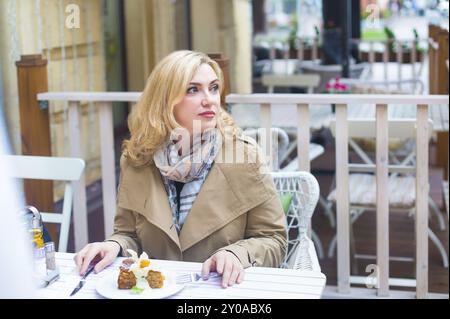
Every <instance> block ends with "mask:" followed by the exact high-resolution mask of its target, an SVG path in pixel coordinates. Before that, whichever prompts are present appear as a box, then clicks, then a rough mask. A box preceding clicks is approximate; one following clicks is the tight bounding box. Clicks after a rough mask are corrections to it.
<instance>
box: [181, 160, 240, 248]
mask: <svg viewBox="0 0 450 319" xmlns="http://www.w3.org/2000/svg"><path fill="white" fill-rule="evenodd" d="M241 207H242V205H241V202H240V201H239V200H238V198H237V197H236V195H235V194H234V192H233V190H232V188H231V187H230V185H229V183H228V181H227V179H226V177H225V175H224V173H223V171H222V170H221V168H220V164H217V163H215V164H214V165H213V166H212V168H211V171H210V172H209V174H208V176H207V177H206V180H205V182H204V183H203V185H202V188H201V191H200V192H199V194H198V195H197V198H196V199H195V201H194V203H193V205H192V208H191V211H190V212H189V214H188V215H187V217H186V220H185V222H184V224H183V227H182V228H181V232H180V244H181V250H182V251H185V250H187V249H188V248H190V247H192V246H193V245H194V244H196V243H198V242H199V241H201V240H202V239H204V238H206V237H207V236H209V235H211V234H212V233H213V232H215V231H216V230H218V229H220V228H222V227H223V226H225V225H226V224H227V223H229V222H230V221H231V220H233V219H234V218H236V216H237V215H239V211H242V210H241V209H240V208H241Z"/></svg>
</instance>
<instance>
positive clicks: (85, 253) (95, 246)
mask: <svg viewBox="0 0 450 319" xmlns="http://www.w3.org/2000/svg"><path fill="white" fill-rule="evenodd" d="M119 252H120V246H119V244H118V243H116V242H114V241H105V242H99V243H92V244H87V245H86V246H84V248H83V249H81V250H80V251H79V252H78V254H76V255H75V257H74V258H73V259H74V261H75V264H76V265H77V268H78V270H79V271H80V275H84V273H85V272H86V270H87V269H88V267H89V264H90V263H91V262H92V261H97V260H98V262H97V264H96V265H95V268H94V271H95V273H99V272H100V271H102V270H103V268H105V267H106V266H109V265H110V264H112V262H113V261H114V260H115V259H116V257H117V255H118V254H119Z"/></svg>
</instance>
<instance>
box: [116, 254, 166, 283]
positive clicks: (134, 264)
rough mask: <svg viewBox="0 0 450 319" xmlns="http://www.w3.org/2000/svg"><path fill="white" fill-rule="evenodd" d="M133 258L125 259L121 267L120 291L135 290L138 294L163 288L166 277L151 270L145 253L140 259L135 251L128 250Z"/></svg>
mask: <svg viewBox="0 0 450 319" xmlns="http://www.w3.org/2000/svg"><path fill="white" fill-rule="evenodd" d="M127 251H128V253H130V255H131V258H127V259H124V260H123V261H122V265H121V266H120V268H119V269H120V272H119V277H118V278H117V286H118V288H119V289H133V290H137V291H138V292H141V291H143V290H144V289H154V288H162V287H163V286H164V279H165V277H164V276H163V274H162V273H161V272H160V271H157V270H155V269H151V267H150V259H149V258H148V255H147V254H146V253H145V252H143V253H142V254H141V255H140V256H139V257H138V256H137V253H136V252H135V251H134V250H131V249H127Z"/></svg>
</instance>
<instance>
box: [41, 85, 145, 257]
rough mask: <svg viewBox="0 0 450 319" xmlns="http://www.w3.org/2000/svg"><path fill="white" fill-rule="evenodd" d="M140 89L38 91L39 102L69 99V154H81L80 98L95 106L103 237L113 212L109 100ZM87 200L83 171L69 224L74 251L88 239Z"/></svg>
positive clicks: (130, 98) (131, 97)
mask: <svg viewBox="0 0 450 319" xmlns="http://www.w3.org/2000/svg"><path fill="white" fill-rule="evenodd" d="M140 95H141V92H47V93H40V94H38V96H37V99H38V100H39V101H40V103H46V102H49V101H67V102H68V103H69V110H68V113H69V114H68V121H69V140H70V156H72V157H82V154H81V149H82V148H81V130H80V127H81V108H80V103H81V102H82V101H88V102H94V104H95V106H96V107H98V108H99V110H98V115H99V128H100V152H101V153H100V155H101V171H102V195H103V217H104V225H105V226H104V230H105V237H107V236H109V235H111V234H112V232H113V226H114V215H115V212H116V172H115V162H114V160H115V156H114V124H113V123H114V122H113V109H112V103H113V102H137V101H138V99H139V97H140ZM86 204H87V201H86V179H85V174H84V173H83V175H82V176H81V178H80V181H79V182H77V183H76V185H75V192H74V204H73V221H74V222H73V224H74V235H75V250H76V251H78V250H80V249H81V248H83V246H84V245H86V244H87V243H88V227H87V206H86Z"/></svg>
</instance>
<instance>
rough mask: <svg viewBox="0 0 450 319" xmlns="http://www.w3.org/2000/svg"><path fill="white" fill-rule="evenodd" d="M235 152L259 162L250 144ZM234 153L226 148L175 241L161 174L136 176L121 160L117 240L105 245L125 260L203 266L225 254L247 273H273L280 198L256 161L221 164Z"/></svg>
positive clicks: (279, 240) (240, 141) (280, 247)
mask: <svg viewBox="0 0 450 319" xmlns="http://www.w3.org/2000/svg"><path fill="white" fill-rule="evenodd" d="M228 145H229V144H228ZM233 145H234V147H235V148H238V149H240V150H244V154H245V155H246V156H249V155H255V154H259V155H261V149H260V148H259V147H258V146H257V144H256V142H255V141H254V140H253V139H251V138H248V137H238V138H237V139H236V140H235V141H234V142H233ZM232 152H233V150H232V148H230V147H229V148H227V147H225V144H223V146H222V148H221V150H220V151H219V153H218V155H217V157H216V160H215V162H214V164H213V166H212V167H211V170H210V172H209V174H208V175H207V177H206V179H205V181H204V183H203V185H202V188H201V190H200V192H199V194H198V196H197V198H196V200H195V201H194V203H193V205H192V208H191V211H190V212H189V214H188V215H187V217H186V219H185V222H184V225H183V227H182V229H181V231H180V233H179V234H177V231H176V228H175V226H174V225H173V220H172V211H171V209H170V205H169V200H168V196H167V193H166V191H165V188H164V184H163V181H162V178H161V175H160V173H159V170H158V168H157V167H156V166H155V165H154V163H150V164H149V165H147V166H145V167H142V168H134V167H132V166H130V165H129V164H128V163H127V161H126V159H124V157H122V159H121V177H120V183H119V190H118V200H117V212H116V216H115V222H114V234H113V235H112V236H111V237H110V238H108V239H107V240H113V241H116V242H117V243H119V245H120V246H121V248H122V254H125V252H126V249H128V248H130V249H133V250H135V251H137V252H142V251H145V252H146V253H147V254H148V255H149V256H150V257H151V258H157V259H168V260H184V261H195V262H204V261H205V260H206V259H207V258H209V257H210V256H211V255H213V254H214V253H215V252H217V251H219V250H222V249H225V250H228V251H230V252H232V253H233V254H235V255H236V256H237V257H238V258H239V260H240V261H241V263H242V265H243V266H244V267H249V266H267V267H278V266H279V265H280V263H281V261H282V259H283V258H284V255H285V253H286V247H287V241H286V220H285V215H284V213H283V209H282V206H281V202H280V199H279V196H278V195H277V193H276V190H275V187H274V184H273V182H272V179H271V177H270V175H269V174H267V171H266V173H264V172H261V171H262V168H265V167H266V166H264V165H263V164H260V163H261V161H259V160H258V161H256V162H255V161H253V163H243V164H236V163H230V161H228V162H227V161H225V159H230V158H233V157H232V155H233V154H232ZM258 152H259V153H258ZM227 156H228V157H227ZM230 156H231V157H230Z"/></svg>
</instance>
